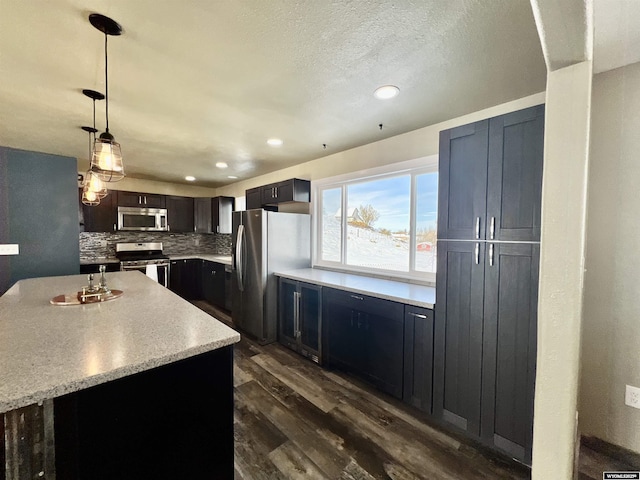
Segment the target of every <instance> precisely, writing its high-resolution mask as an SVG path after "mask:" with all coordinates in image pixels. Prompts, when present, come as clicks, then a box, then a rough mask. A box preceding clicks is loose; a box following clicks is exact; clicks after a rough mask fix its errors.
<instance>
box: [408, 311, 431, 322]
mask: <svg viewBox="0 0 640 480" xmlns="http://www.w3.org/2000/svg"><path fill="white" fill-rule="evenodd" d="M409 315H411V316H412V317H418V318H424V319H425V320H426V319H427V316H426V315H422V314H421V313H413V312H409Z"/></svg>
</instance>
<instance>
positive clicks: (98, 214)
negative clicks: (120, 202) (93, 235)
mask: <svg viewBox="0 0 640 480" xmlns="http://www.w3.org/2000/svg"><path fill="white" fill-rule="evenodd" d="M78 195H79V196H78V201H79V202H80V203H79V204H80V211H81V213H82V219H83V221H82V222H81V225H80V230H81V231H84V232H115V231H116V226H117V222H118V212H117V200H116V198H117V194H116V192H109V195H107V196H106V197H104V198H103V199H101V200H100V204H99V205H96V206H93V207H91V206H88V205H84V204H83V203H82V201H81V199H82V189H79V194H78ZM83 225H84V228H83Z"/></svg>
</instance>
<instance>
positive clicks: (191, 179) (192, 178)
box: [184, 175, 196, 182]
mask: <svg viewBox="0 0 640 480" xmlns="http://www.w3.org/2000/svg"><path fill="white" fill-rule="evenodd" d="M184 179H185V180H186V181H187V182H195V180H196V177H192V176H191V175H187V176H186V177H184Z"/></svg>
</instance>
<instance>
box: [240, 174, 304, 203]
mask: <svg viewBox="0 0 640 480" xmlns="http://www.w3.org/2000/svg"><path fill="white" fill-rule="evenodd" d="M245 198H246V207H247V210H252V209H254V208H263V207H265V208H267V209H271V210H274V209H277V207H276V206H277V205H278V204H279V203H285V202H307V203H308V202H310V201H311V182H310V181H309V180H301V179H299V178H291V179H289V180H285V181H282V182H276V183H271V184H269V185H263V186H262V187H256V188H251V189H249V190H246V191H245Z"/></svg>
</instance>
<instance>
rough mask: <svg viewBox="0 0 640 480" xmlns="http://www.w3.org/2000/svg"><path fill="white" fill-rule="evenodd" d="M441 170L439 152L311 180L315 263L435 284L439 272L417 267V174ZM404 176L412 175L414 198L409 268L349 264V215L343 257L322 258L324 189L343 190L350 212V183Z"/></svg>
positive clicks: (383, 276)
mask: <svg viewBox="0 0 640 480" xmlns="http://www.w3.org/2000/svg"><path fill="white" fill-rule="evenodd" d="M437 171H438V155H430V156H428V157H422V158H417V159H414V160H408V161H405V162H398V163H392V164H389V165H385V166H382V167H376V168H369V169H366V170H359V171H357V172H351V173H348V174H344V175H338V176H335V177H330V178H324V179H321V180H316V181H313V182H312V183H311V202H312V212H313V222H312V235H311V238H312V245H311V247H312V265H313V266H314V267H317V268H324V269H327V270H337V271H344V272H347V273H359V274H365V275H369V276H374V277H379V278H389V279H394V280H404V281H407V282H411V283H423V284H428V285H434V284H435V280H436V274H435V273H432V272H422V271H417V270H415V269H414V265H415V255H416V252H415V249H416V210H417V205H416V176H417V175H422V174H425V173H434V172H437ZM401 175H411V192H412V194H411V198H410V212H409V213H410V215H409V218H410V220H409V232H410V243H409V271H406V272H405V271H397V270H384V269H379V268H370V267H361V266H354V265H347V263H346V255H347V244H346V243H347V238H346V235H345V232H346V228H347V226H346V223H347V217H346V215H342V218H341V249H340V254H341V260H340V262H333V261H327V260H322V257H321V253H322V252H321V251H320V249H321V248H322V196H321V192H322V191H323V190H328V189H338V188H339V189H341V191H342V197H341V201H342V205H341V207H342V212H346V211H347V205H346V201H347V196H346V188H347V186H348V185H350V184H355V183H361V182H363V181H372V180H382V179H384V178H390V177H396V176H401Z"/></svg>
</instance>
